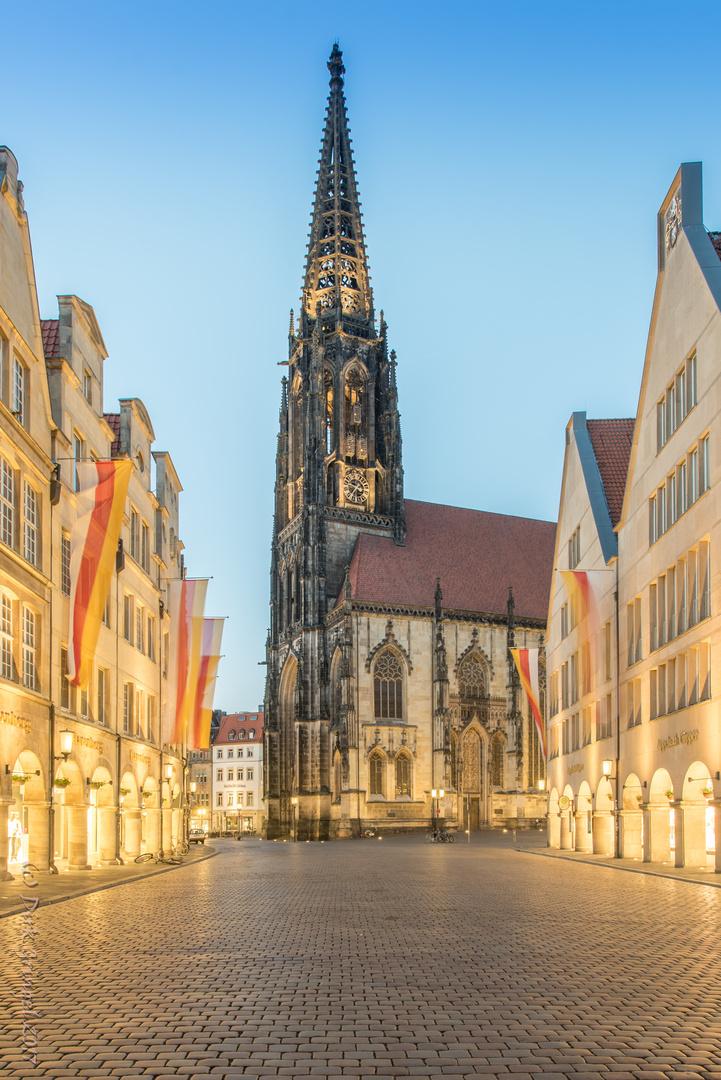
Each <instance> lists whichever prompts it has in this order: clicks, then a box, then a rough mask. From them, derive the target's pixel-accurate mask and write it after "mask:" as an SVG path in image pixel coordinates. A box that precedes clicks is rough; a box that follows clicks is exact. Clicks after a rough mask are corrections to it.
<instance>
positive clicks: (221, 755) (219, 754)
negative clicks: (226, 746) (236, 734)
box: [216, 749, 223, 761]
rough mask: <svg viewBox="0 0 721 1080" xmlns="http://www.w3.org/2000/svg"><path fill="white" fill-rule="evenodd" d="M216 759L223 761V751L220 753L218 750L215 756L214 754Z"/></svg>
mask: <svg viewBox="0 0 721 1080" xmlns="http://www.w3.org/2000/svg"><path fill="white" fill-rule="evenodd" d="M216 757H217V758H218V761H222V760H223V751H222V749H219V750H218V752H217V754H216Z"/></svg>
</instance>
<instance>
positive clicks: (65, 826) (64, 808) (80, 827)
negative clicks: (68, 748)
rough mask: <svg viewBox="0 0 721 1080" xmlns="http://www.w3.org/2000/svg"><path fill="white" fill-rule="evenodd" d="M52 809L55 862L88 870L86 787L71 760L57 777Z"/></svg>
mask: <svg viewBox="0 0 721 1080" xmlns="http://www.w3.org/2000/svg"><path fill="white" fill-rule="evenodd" d="M53 805H54V810H55V814H54V818H55V826H54V841H55V858H56V859H58V858H59V859H67V865H68V870H89V869H90V864H89V863H88V814H87V810H88V808H87V804H86V802H85V783H84V780H83V776H82V773H81V771H80V769H79V767H78V766H77V764H76V763H75V762H74V761H73V760H72V758H68V760H67V761H63V762H61V763H60V766H59V768H58V770H57V772H56V773H55V778H54V780H53Z"/></svg>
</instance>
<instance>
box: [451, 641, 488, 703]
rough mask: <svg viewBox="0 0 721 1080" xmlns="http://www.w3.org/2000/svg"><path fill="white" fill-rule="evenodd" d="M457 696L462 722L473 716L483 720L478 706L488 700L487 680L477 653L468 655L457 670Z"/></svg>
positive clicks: (482, 663)
mask: <svg viewBox="0 0 721 1080" xmlns="http://www.w3.org/2000/svg"><path fill="white" fill-rule="evenodd" d="M458 696H459V698H460V701H461V718H462V719H463V720H470V719H471V717H472V716H474V715H479V716H480V717H481V719H483V718H484V716H483V710H482V709H481V708H480V706H481V703H482V702H485V701H487V698H488V678H487V675H486V667H485V664H484V662H483V660H482V659H481V657H480V656H478V654H477V653H474V652H473V653H470V654H469V655H468V656H467V657H466V658H465V660H463V661H462V663H461V666H460V668H459V669H458Z"/></svg>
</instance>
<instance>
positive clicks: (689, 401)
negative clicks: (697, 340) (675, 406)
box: [684, 353, 697, 415]
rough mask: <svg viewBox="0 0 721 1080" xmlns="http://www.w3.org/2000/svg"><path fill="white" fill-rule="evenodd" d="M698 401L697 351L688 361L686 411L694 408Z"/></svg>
mask: <svg viewBox="0 0 721 1080" xmlns="http://www.w3.org/2000/svg"><path fill="white" fill-rule="evenodd" d="M696 402H697V398H696V353H694V354H693V356H689V358H688V360H687V361H686V413H689V412H690V411H691V409H693V407H694V405H695V404H696ZM686 413H684V415H686Z"/></svg>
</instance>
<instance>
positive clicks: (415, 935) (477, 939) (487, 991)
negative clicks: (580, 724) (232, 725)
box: [0, 838, 721, 1080]
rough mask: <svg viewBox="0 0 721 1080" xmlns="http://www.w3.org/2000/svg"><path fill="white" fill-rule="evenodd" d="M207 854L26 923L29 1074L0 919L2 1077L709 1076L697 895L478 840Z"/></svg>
mask: <svg viewBox="0 0 721 1080" xmlns="http://www.w3.org/2000/svg"><path fill="white" fill-rule="evenodd" d="M217 847H218V849H219V854H218V855H217V856H216V857H215V858H212V859H208V860H205V861H200V862H196V863H195V864H194V865H188V866H183V867H182V868H180V869H178V870H177V871H175V872H173V873H169V874H162V875H156V876H155V877H151V878H145V879H142V880H138V881H134V882H131V883H128V884H125V885H121V886H119V887H117V888H113V889H108V890H106V891H103V892H97V893H92V894H89V895H86V896H82V897H77V898H75V899H71V900H68V901H66V902H65V903H61V904H56V905H52V906H46V907H43V906H42V904H41V906H40V907H39V908H38V910H37V911H36V913H35V916H34V918H35V929H36V930H37V936H36V937H35V939H34V941H35V945H36V949H37V957H35V958H33V961H32V966H33V970H32V977H31V981H29V982H27V983H26V986H27V987H28V988H29V989H31V990H32V994H33V1005H34V1008H35V1009H37V1011H38V1013H39V1014H40V1015H39V1018H38V1019H37V1020H36V1021H34V1026H35V1028H36V1029H37V1033H38V1049H37V1056H38V1063H37V1066H35V1067H33V1066H32V1065H31V1064H29V1062H28V1058H27V1056H26V1055H27V1052H28V1050H27V1048H26V1051H25V1053H24V1052H23V1047H22V1044H21V1036H22V1001H21V998H20V972H19V965H20V960H19V959H18V958H17V957H15V956H14V955H13V954H14V952H15V951H18V952H20V951H22V928H23V923H22V920H21V918H20V917H18V916H10V917H8V918H5V919H3V920H2V922H1V923H0V949H2V956H3V958H4V959H3V968H4V971H5V975H6V978H5V979H4V980H3V992H2V993H3V997H5V998H6V1001H5V1002H4V1004H3V1011H2V1015H3V1020H4V1023H3V1024H2V1026H1V1030H0V1072H2V1073H3V1075H8V1076H10V1077H12V1078H13V1080H16V1078H17V1080H25V1078H26V1077H33V1078H38V1077H42V1078H43V1080H58V1078H60V1077H75V1076H77V1077H120V1078H125V1077H135V1076H140V1077H148V1078H153V1080H161V1078H165V1077H188V1078H191V1077H218V1078H223V1077H228V1078H231V1077H265V1076H279V1077H306V1076H309V1077H322V1078H325V1077H341V1076H346V1077H351V1078H361V1077H386V1078H395V1077H409V1078H417V1080H421V1078H422V1080H429V1078H430V1080H436V1078H437V1080H440V1078H446V1077H461V1078H462V1077H479V1076H482V1077H504V1078H513V1080H528V1078H531V1077H532V1078H534V1080H535V1078H538V1077H541V1078H543V1080H560V1078H562V1077H563V1078H567V1077H573V1078H576V1080H578V1078H583V1077H585V1078H586V1080H589V1078H594V1080H604V1078H606V1077H608V1078H609V1080H631V1078H637V1077H639V1078H643V1080H657V1078H662V1077H664V1078H665V1077H668V1078H674V1080H691V1078H694V1080H710V1078H717V1077H719V1078H721V1009H720V1004H721V980H720V979H719V967H720V960H719V926H720V925H721V891H719V890H718V889H715V888H708V887H706V886H704V885H701V884H698V885H696V884H689V883H687V882H681V881H674V880H670V879H669V880H667V879H664V878H659V877H650V876H645V875H642V874H627V873H626V874H625V873H610V872H604V871H603V870H601V869H600V868H598V867H595V866H590V865H588V864H585V863H574V862H571V861H566V860H562V859H547V858H538V857H536V856H534V855H529V854H524V853H522V852H519V851H514V850H511V849H510V848H508V847H503V846H501V844H500V843H499V842H497V841H488V842H487V843H485V842H480V843H478V844H476V843H474V844H473V845H471V846H470V847H467V846H466V845H465V844H460V843H459V844H455V845H453V846H452V847H451V846H446V845H426V844H424V843H422V842H420V841H419V840H418V839H416V838H398V839H395V840H393V839H386V840H383V841H380V842H379V841H377V840H362V841H355V842H348V843H337V844H297V845H295V844H283V843H267V842H262V841H248V842H244V843H242V844H237V843H233V842H232V841H228V842H223V841H221V842H219V843H218V845H217ZM38 891H39V892H40V893H41V892H42V883H41V885H40V888H39V890H38ZM41 900H42V896H41ZM26 926H27V923H26ZM30 940H31V939H27V941H28V942H29V941H30ZM26 943H27V942H26ZM26 964H27V958H26ZM31 1022H32V1021H31Z"/></svg>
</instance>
